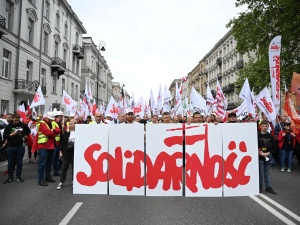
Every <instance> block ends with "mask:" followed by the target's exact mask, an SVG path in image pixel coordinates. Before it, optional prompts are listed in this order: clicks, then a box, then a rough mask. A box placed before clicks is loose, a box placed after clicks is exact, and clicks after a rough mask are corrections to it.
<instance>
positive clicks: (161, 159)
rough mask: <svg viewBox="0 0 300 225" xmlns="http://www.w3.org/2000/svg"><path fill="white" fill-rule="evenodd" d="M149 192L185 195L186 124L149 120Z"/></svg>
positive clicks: (162, 194)
mask: <svg viewBox="0 0 300 225" xmlns="http://www.w3.org/2000/svg"><path fill="white" fill-rule="evenodd" d="M146 131H147V135H146V153H147V155H146V195H147V196H182V164H183V159H182V156H183V153H182V149H183V129H182V124H147V128H146Z"/></svg>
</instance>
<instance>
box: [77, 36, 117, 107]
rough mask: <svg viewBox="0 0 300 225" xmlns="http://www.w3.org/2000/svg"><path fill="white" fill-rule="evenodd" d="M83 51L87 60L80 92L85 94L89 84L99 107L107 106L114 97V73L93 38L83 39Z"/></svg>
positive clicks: (85, 60) (83, 61) (82, 74)
mask: <svg viewBox="0 0 300 225" xmlns="http://www.w3.org/2000/svg"><path fill="white" fill-rule="evenodd" d="M83 49H84V52H85V58H84V59H83V60H82V68H81V76H82V80H81V88H80V90H81V92H82V94H83V93H84V90H85V87H86V83H88V84H89V85H90V87H91V90H92V94H93V97H94V99H96V102H97V104H98V106H99V104H101V103H105V104H107V103H108V101H109V99H110V97H111V96H112V95H113V91H112V89H113V87H112V86H113V84H112V80H113V76H112V73H111V71H110V69H109V67H108V65H107V63H106V60H105V59H104V57H103V56H102V55H101V52H100V50H99V48H97V45H95V43H94V42H93V39H92V38H91V37H83Z"/></svg>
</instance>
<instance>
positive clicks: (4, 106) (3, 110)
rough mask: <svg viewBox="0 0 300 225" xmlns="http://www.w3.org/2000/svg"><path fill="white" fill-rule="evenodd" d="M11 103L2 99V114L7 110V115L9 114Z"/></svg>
mask: <svg viewBox="0 0 300 225" xmlns="http://www.w3.org/2000/svg"><path fill="white" fill-rule="evenodd" d="M8 103H9V101H8V100H4V99H1V113H2V114H3V113H4V112H5V110H6V114H7V113H9V109H8V105H9V104H8Z"/></svg>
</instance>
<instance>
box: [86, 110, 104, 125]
mask: <svg viewBox="0 0 300 225" xmlns="http://www.w3.org/2000/svg"><path fill="white" fill-rule="evenodd" d="M89 124H108V122H107V121H105V119H104V116H103V114H102V113H101V112H95V121H91V122H90V123H89Z"/></svg>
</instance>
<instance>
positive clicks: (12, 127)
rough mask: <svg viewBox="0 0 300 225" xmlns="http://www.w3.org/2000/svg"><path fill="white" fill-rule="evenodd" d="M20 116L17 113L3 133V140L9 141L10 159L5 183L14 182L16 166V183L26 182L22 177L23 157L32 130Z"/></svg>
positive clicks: (8, 153)
mask: <svg viewBox="0 0 300 225" xmlns="http://www.w3.org/2000/svg"><path fill="white" fill-rule="evenodd" d="M20 119H21V117H20V114H18V113H15V114H14V115H13V117H12V122H10V123H9V124H8V125H7V126H6V128H5V130H4V133H3V138H4V139H6V140H7V158H8V178H7V180H6V181H5V182H4V183H10V182H11V181H13V179H14V176H13V173H14V169H15V165H16V166H17V170H16V178H17V179H16V181H18V182H21V183H22V182H24V180H23V179H22V177H21V174H22V167H23V157H24V154H25V147H24V142H25V140H26V139H27V137H28V135H29V134H30V129H29V127H28V126H27V125H25V124H24V123H22V122H21V121H20Z"/></svg>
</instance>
